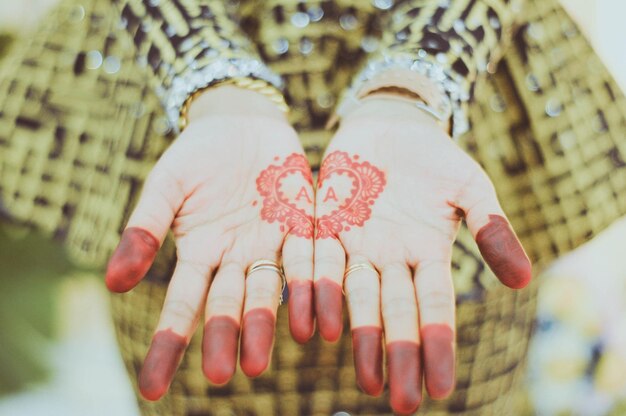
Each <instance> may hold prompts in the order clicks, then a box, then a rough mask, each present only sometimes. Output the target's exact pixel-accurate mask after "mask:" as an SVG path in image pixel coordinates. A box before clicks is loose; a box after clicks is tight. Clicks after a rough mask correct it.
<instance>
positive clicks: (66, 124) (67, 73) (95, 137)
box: [0, 0, 626, 415]
mask: <svg viewBox="0 0 626 416" xmlns="http://www.w3.org/2000/svg"><path fill="white" fill-rule="evenodd" d="M266 3H267V5H268V6H267V7H268V8H267V9H261V10H260V12H259V13H258V16H260V17H263V16H272V19H269V20H266V23H265V24H264V25H262V26H258V25H257V26H256V27H254V26H249V27H248V28H247V30H248V31H249V32H251V33H252V32H255V33H258V35H259V36H260V37H259V38H258V39H259V42H260V44H259V49H260V50H261V52H262V54H263V55H264V56H269V55H270V51H272V50H273V49H272V47H271V46H270V45H271V43H268V42H270V40H271V39H278V38H280V37H281V36H285V37H289V36H291V37H289V39H292V40H293V41H294V42H295V41H297V42H298V43H296V44H295V45H298V44H299V42H300V39H301V38H300V39H299V38H298V34H297V33H296V32H297V31H296V29H295V28H294V27H292V26H290V25H289V24H288V23H287V20H285V22H284V23H281V24H276V25H274V24H273V19H275V16H276V15H275V12H274V10H275V8H276V7H279V6H281V7H283V10H284V11H285V10H286V11H289V10H291V8H293V9H294V10H297V6H296V5H295V3H293V2H284V3H283V2H281V1H273V2H266ZM324 3H331V2H324ZM344 3H346V2H336V5H335V6H332V7H334V8H333V9H325V12H326V13H325V16H326V17H328V18H330V19H335V20H334V21H335V22H336V21H337V19H338V16H339V15H341V14H342V13H345V12H346V10H348V9H349V8H350V7H356V6H354V4H357V3H351V5H348V4H347V3H346V4H344ZM78 4H79V3H78V2H77V1H75V0H67V1H65V2H64V3H63V4H62V6H61V7H60V8H58V9H57V10H56V11H55V13H54V14H53V15H52V16H51V17H50V18H49V19H47V20H46V23H45V25H43V26H42V27H41V28H40V29H39V31H38V33H37V34H36V36H35V37H34V38H33V39H32V40H29V41H28V42H25V43H22V44H21V45H18V46H19V47H18V49H16V50H14V51H13V53H12V55H11V57H10V59H9V60H8V61H7V62H4V63H3V66H2V68H1V70H0V71H2V72H1V74H2V75H0V178H1V180H0V195H2V206H1V210H2V214H3V215H4V216H5V217H6V218H10V219H11V220H13V221H15V222H17V223H20V224H24V225H27V226H31V227H33V228H37V229H40V230H43V231H44V232H45V233H47V234H48V235H51V236H55V237H56V238H57V239H58V240H61V241H64V242H65V244H66V246H67V247H68V250H69V251H70V253H71V254H72V256H73V257H74V258H75V259H77V260H79V261H81V262H82V263H87V264H91V265H99V266H101V265H103V264H104V262H105V261H106V259H107V257H108V255H109V253H110V252H111V251H112V249H113V248H114V247H115V245H116V243H117V240H118V236H119V232H120V231H121V229H122V227H123V225H124V223H125V221H126V218H127V216H128V214H129V212H130V209H131V208H132V206H133V202H134V199H135V198H136V196H137V194H138V190H139V189H140V187H141V184H142V182H143V179H144V178H145V175H146V173H147V172H148V171H149V169H150V168H151V167H152V165H153V164H154V162H155V161H156V159H157V158H158V157H159V155H160V154H161V153H162V152H163V150H164V149H165V148H166V147H167V145H168V143H169V141H170V140H171V139H172V138H171V137H169V136H167V133H166V131H165V128H164V127H163V122H164V119H163V116H162V112H161V110H160V108H159V105H158V101H157V99H156V98H155V96H154V94H153V93H152V91H151V88H150V86H149V84H150V83H151V82H152V81H149V80H150V79H151V77H152V76H153V74H152V72H150V71H149V69H148V68H142V67H140V66H139V65H138V64H137V63H136V61H135V50H134V49H133V48H134V42H132V41H131V40H130V39H128V37H127V36H126V33H124V32H121V29H119V28H118V26H119V25H118V17H119V16H117V15H116V12H115V11H114V9H113V8H112V6H111V5H110V4H109V3H108V2H106V1H103V0H82V1H80V5H81V7H83V8H84V11H85V17H84V18H82V19H79V18H77V16H79V17H80V14H79V15H77V14H76V12H75V11H76V6H77V5H78ZM247 4H248V3H245V2H244V4H243V6H242V7H243V9H242V10H243V11H245V7H249V6H247ZM311 4H316V3H314V2H312V3H311ZM333 4H334V3H333ZM358 4H363V9H356V8H355V9H354V10H353V14H355V15H358V16H361V17H363V18H364V19H365V20H362V21H366V22H373V21H375V20H377V19H380V17H375V16H374V15H373V14H372V13H373V9H372V7H371V6H370V5H369V2H359V3H358ZM366 4H367V6H366ZM270 6H271V7H270ZM325 7H328V6H325ZM333 10H334V11H333ZM243 11H242V13H243ZM333 13H336V14H333ZM287 16H290V15H289V14H287ZM368 16H369V17H368ZM376 16H378V15H376ZM368 19H369V20H368ZM246 21H249V20H246V19H244V20H243V22H244V23H245V22H246ZM330 21H332V20H330ZM520 22H521V23H522V24H523V25H522V29H521V30H520V32H519V33H518V34H517V35H516V36H515V37H514V39H513V44H512V47H511V48H510V49H509V50H508V51H507V53H506V54H505V57H504V59H503V60H502V62H501V63H500V65H499V67H498V68H497V71H496V73H495V74H494V75H493V76H490V77H489V78H485V77H481V78H479V79H478V81H477V83H476V86H475V89H476V92H475V102H474V103H473V105H471V106H470V113H469V116H470V119H471V122H472V130H471V132H470V133H469V134H467V135H465V136H464V137H462V138H461V139H460V145H461V146H463V147H464V148H466V149H467V150H468V151H469V152H470V153H471V154H472V155H473V156H474V157H475V158H476V159H477V160H479V161H480V163H481V164H482V165H483V166H484V167H485V169H486V170H487V172H488V173H489V175H490V176H491V178H493V180H494V182H495V185H496V188H497V190H498V192H499V195H500V199H501V202H502V205H503V207H504V209H505V211H506V212H507V213H508V214H509V216H510V218H511V220H512V222H513V225H514V227H515V228H516V230H517V232H518V234H519V236H520V238H521V240H522V242H523V243H524V246H525V247H526V249H527V250H528V252H529V254H530V256H531V257H532V258H533V259H534V260H535V262H536V263H538V264H539V265H540V266H541V265H543V264H545V263H547V262H548V261H550V260H551V259H553V258H554V257H555V256H558V255H560V254H562V253H565V252H566V251H568V250H570V249H572V248H573V247H576V246H577V245H579V244H581V243H582V242H584V241H586V240H588V239H589V238H591V237H593V236H594V235H595V234H597V233H598V232H599V231H601V230H602V229H603V228H604V227H606V226H607V225H608V224H610V223H611V221H613V220H614V219H616V218H617V217H619V216H621V215H623V214H624V213H625V212H626V189H625V188H626V163H625V162H624V161H625V160H626V158H625V156H624V155H625V153H626V140H625V137H624V134H625V133H624V132H625V131H626V102H625V99H624V96H623V94H622V93H621V92H620V91H619V89H618V87H617V86H616V84H615V83H614V82H613V80H612V79H611V78H610V76H609V75H608V73H607V72H606V70H605V69H604V67H603V66H602V65H601V63H600V62H599V61H598V58H597V57H596V56H595V55H594V54H593V51H592V50H591V48H590V47H589V45H588V43H587V42H586V41H585V39H584V38H583V37H582V36H581V34H580V33H579V32H578V30H577V29H576V27H575V26H574V25H573V23H572V22H571V20H570V19H569V18H568V17H567V16H566V15H565V13H564V12H563V11H562V9H561V8H560V7H559V6H558V5H557V3H556V0H534V1H530V2H529V3H528V8H527V11H526V12H525V14H523V15H521V16H520ZM335 26H336V25H335ZM364 27H368V28H369V29H368V30H371V31H372V32H371V33H374V32H375V31H376V30H377V29H376V25H374V24H372V25H370V26H367V25H361V26H357V28H355V29H354V30H352V31H343V32H342V31H341V30H339V29H337V28H335V29H332V24H331V23H328V24H327V26H320V27H319V28H316V26H315V25H312V24H311V25H309V26H307V27H306V28H304V29H302V30H301V31H300V32H299V33H300V34H301V35H300V36H301V37H302V36H304V35H306V36H309V37H310V38H311V39H312V41H313V42H314V43H315V45H316V49H314V50H315V51H316V52H315V53H313V52H311V54H310V55H308V56H307V57H306V58H304V57H302V56H300V55H298V54H297V53H294V54H288V56H284V60H282V59H283V58H281V57H280V56H279V55H280V54H278V53H275V56H273V57H270V58H271V59H270V61H271V62H270V63H271V64H272V66H273V68H274V69H275V70H279V72H282V73H283V74H284V75H286V79H287V82H288V91H287V97H288V98H290V99H291V101H292V103H295V110H294V113H295V114H294V115H293V116H292V117H293V119H294V120H295V121H296V122H297V125H298V126H299V128H300V129H301V130H302V131H305V132H307V133H311V132H317V130H316V129H315V126H319V125H321V124H323V123H324V122H325V121H326V120H325V116H326V115H327V114H329V113H330V109H326V108H323V107H321V106H320V107H315V105H317V104H314V103H319V102H322V101H319V102H318V98H319V97H318V96H317V95H316V93H317V92H318V91H319V92H320V93H324V94H328V97H329V99H330V100H331V101H333V100H335V99H336V93H338V92H339V90H340V89H341V88H343V87H344V86H345V85H346V84H347V82H348V81H349V79H350V77H351V74H352V72H353V71H354V70H355V69H356V68H354V62H357V61H359V59H361V60H362V58H363V57H364V56H365V55H364V53H363V52H356V51H355V49H354V48H355V47H357V46H358V45H359V42H360V40H359V39H358V37H359V36H361V35H363V34H365V33H366V32H365V31H364V30H365V29H364ZM298 30H300V29H298ZM316 30H319V31H320V33H318V34H317V38H314V34H315V31H316ZM326 30H327V32H323V31H326ZM324 33H327V34H324ZM272 36H273V38H272ZM324 45H325V46H324ZM355 45H356V46H355ZM322 46H324V47H322ZM350 48H352V49H350ZM346 50H348V51H352V55H350V54H348V55H347V56H350V57H353V58H355V60H353V61H346V60H344V58H340V59H339V60H338V61H337V62H338V64H337V66H335V67H333V66H332V62H334V61H333V60H334V59H335V58H337V57H338V56H340V55H342V54H343V53H344V52H345V51H346ZM94 52H97V53H100V57H101V58H102V60H99V59H98V54H96V53H94ZM342 56H343V55H342ZM109 57H114V58H116V59H117V61H116V60H115V59H109V60H108V61H107V58H109ZM116 63H119V68H118V66H117V65H115V64H116ZM298 63H299V65H300V67H299V69H298ZM91 68H93V69H91ZM116 68H117V69H118V70H117V71H114V70H115V69H116ZM494 69H495V68H494ZM281 70H282V71H281ZM309 71H310V74H309ZM331 75H332V76H331ZM326 80H328V81H329V82H328V85H330V87H324V86H323V85H325V82H326ZM318 88H320V89H319V90H318ZM328 97H327V98H328ZM323 103H324V102H323ZM309 110H310V111H309ZM307 114H309V115H308V116H307ZM318 123H320V124H318ZM308 137H309V138H313V137H317V138H318V139H311V141H309V142H307V150H308V151H309V152H308V154H309V156H310V159H311V161H312V163H317V162H318V161H319V155H320V153H321V150H322V149H323V146H324V144H325V143H324V142H323V141H322V138H325V137H327V136H326V135H324V134H320V135H319V136H315V135H313V134H311V135H308ZM173 253H174V252H173V246H172V242H171V240H167V241H166V243H165V247H164V249H163V252H162V255H161V256H160V257H159V259H158V261H157V264H156V265H155V266H154V267H153V269H152V271H151V272H150V277H149V279H148V281H146V282H143V283H142V284H141V285H140V286H139V287H138V288H137V289H135V290H134V291H133V292H132V293H130V294H126V295H122V296H120V295H115V296H114V297H113V306H114V317H115V321H116V323H117V331H118V336H119V339H120V345H121V347H122V351H123V354H124V358H125V361H126V363H127V365H128V368H129V370H130V372H131V375H132V378H133V379H134V377H135V374H136V371H137V370H138V367H139V365H140V363H141V362H142V360H143V358H144V354H145V352H146V350H147V347H148V345H149V340H150V337H151V335H152V332H153V329H154V325H155V324H156V320H157V319H158V312H159V310H160V308H161V303H162V298H163V294H164V291H165V284H164V283H165V282H166V281H167V279H168V276H169V275H170V273H171V265H172V260H173V256H174V254H173ZM453 267H454V279H455V287H456V289H457V294H458V296H457V300H458V312H457V322H458V341H459V349H458V351H459V358H458V375H459V380H458V386H457V392H456V393H455V394H454V395H453V397H452V398H451V399H449V400H446V401H443V402H438V403H434V402H430V401H426V402H425V403H424V405H423V406H422V411H423V412H428V414H435V415H438V414H449V413H453V414H454V413H459V414H461V413H462V414H476V415H488V414H495V415H501V414H510V412H511V409H512V407H511V406H512V404H511V403H512V402H511V400H513V394H514V386H515V384H516V383H517V381H518V379H519V377H520V371H521V367H522V365H521V364H522V363H523V357H524V356H525V351H526V344H527V338H528V336H529V333H530V328H531V322H532V319H533V298H534V291H535V290H536V288H535V287H534V286H533V287H531V289H526V290H523V291H517V292H515V291H510V290H508V289H504V288H501V287H500V286H499V285H498V283H497V282H496V281H495V278H494V277H493V276H492V274H491V273H490V272H489V271H488V269H486V267H485V265H484V263H483V262H482V261H481V259H480V255H479V253H478V250H477V248H476V245H475V243H474V242H473V241H472V238H471V235H469V232H468V231H467V229H466V228H465V227H463V228H462V229H461V232H460V235H459V238H458V241H457V243H456V244H455V246H454V253H453ZM284 313H285V308H283V310H281V312H280V315H279V320H278V336H277V342H276V349H275V352H274V360H273V362H272V369H271V371H270V372H269V374H267V375H264V376H263V377H261V378H259V379H257V380H249V379H247V378H245V377H243V376H242V375H241V374H238V375H237V376H236V379H235V380H234V381H233V382H232V383H230V384H229V385H228V386H227V387H224V388H213V387H209V386H208V384H207V383H206V382H205V380H204V378H203V376H202V372H201V371H200V357H199V354H200V349H199V345H198V343H199V338H198V337H196V338H195V339H194V341H193V345H192V347H191V348H190V350H189V353H188V355H187V356H186V358H185V361H184V363H183V368H182V371H181V372H180V373H179V375H178V377H177V379H176V380H175V382H174V385H173V387H172V392H171V394H169V395H168V396H166V397H165V398H164V399H163V400H161V401H160V402H159V403H156V404H152V403H146V402H143V401H142V402H141V405H142V407H143V409H144V411H145V413H146V414H149V415H226V414H232V412H234V413H235V414H237V415H239V414H251V415H254V414H258V415H266V414H285V415H293V414H307V415H308V414H320V415H328V414H332V412H333V411H340V410H345V411H349V412H354V413H356V414H359V415H364V414H385V413H388V412H389V408H388V405H387V402H386V399H385V398H369V397H367V396H365V395H363V394H361V393H359V391H358V390H357V388H356V383H355V381H354V369H353V364H352V357H351V353H350V350H351V346H350V338H349V337H348V336H344V337H342V339H341V341H340V342H339V343H338V344H335V345H329V344H326V343H323V342H322V341H320V340H319V339H318V338H316V339H314V340H313V341H312V342H311V343H309V344H308V345H307V346H306V347H304V348H303V347H300V346H298V345H296V344H294V343H293V341H291V340H290V338H289V336H288V333H287V332H288V329H287V319H286V317H285V316H284ZM346 330H347V326H346Z"/></svg>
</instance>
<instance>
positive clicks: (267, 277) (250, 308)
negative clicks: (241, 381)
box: [241, 270, 282, 377]
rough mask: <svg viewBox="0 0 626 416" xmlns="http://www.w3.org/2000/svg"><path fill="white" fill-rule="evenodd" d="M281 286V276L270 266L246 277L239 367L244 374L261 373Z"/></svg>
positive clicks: (266, 360) (267, 358) (270, 342)
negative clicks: (268, 268)
mask: <svg viewBox="0 0 626 416" xmlns="http://www.w3.org/2000/svg"><path fill="white" fill-rule="evenodd" d="M281 287H282V279H281V278H280V276H279V274H278V273H277V272H275V271H273V270H259V271H256V272H254V273H252V274H250V275H248V277H246V299H245V304H244V312H243V313H244V315H243V325H242V333H241V369H242V370H243V372H244V373H245V374H246V375H247V376H248V377H256V376H259V375H261V373H263V371H265V369H266V368H267V367H268V365H269V363H270V359H271V354H272V346H273V344H274V333H275V329H276V310H277V309H278V303H279V298H280V292H281Z"/></svg>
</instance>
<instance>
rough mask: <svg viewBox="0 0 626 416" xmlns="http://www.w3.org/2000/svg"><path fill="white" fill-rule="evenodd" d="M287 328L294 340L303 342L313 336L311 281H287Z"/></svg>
mask: <svg viewBox="0 0 626 416" xmlns="http://www.w3.org/2000/svg"><path fill="white" fill-rule="evenodd" d="M288 306H289V330H290V331H291V336H292V337H293V339H294V340H296V342H299V343H300V344H304V343H305V342H307V341H308V340H309V339H311V337H312V336H313V331H314V330H315V327H314V326H313V313H314V311H313V282H312V281H310V280H297V281H293V282H291V283H289V301H288Z"/></svg>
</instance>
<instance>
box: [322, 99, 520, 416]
mask: <svg viewBox="0 0 626 416" xmlns="http://www.w3.org/2000/svg"><path fill="white" fill-rule="evenodd" d="M316 198H317V200H316V227H317V230H316V240H315V267H314V270H315V271H314V274H315V277H314V280H315V301H316V315H317V323H318V327H319V330H320V333H321V335H322V337H323V338H325V339H326V340H329V341H334V340H336V339H337V338H338V337H339V336H340V334H341V332H342V317H341V307H342V290H344V291H345V296H346V300H347V304H348V310H349V313H350V323H351V327H352V341H353V348H354V360H355V367H356V374H357V381H358V383H359V385H360V387H361V388H362V389H363V390H364V391H365V392H366V393H368V394H371V395H378V394H380V393H381V391H382V388H383V372H382V362H383V360H382V354H383V351H382V338H383V335H382V334H383V330H384V334H385V350H386V356H387V360H386V361H387V366H388V376H389V388H390V400H391V406H392V407H393V409H394V411H396V412H398V413H402V414H406V413H411V412H414V411H415V410H416V409H417V407H418V406H419V403H420V401H421V391H422V386H421V380H422V372H423V373H424V378H425V383H426V389H427V391H428V393H429V395H430V396H431V397H432V398H435V399H441V398H445V397H447V396H448V395H450V393H451V392H452V391H453V389H454V381H455V375H454V362H455V357H454V354H455V353H454V351H455V345H454V344H455V341H454V339H455V322H454V321H455V312H454V308H455V293H454V288H453V285H452V278H451V272H450V262H451V253H452V244H453V242H454V240H455V238H456V234H457V232H458V229H459V226H460V222H461V220H462V219H463V218H464V219H465V220H466V222H467V225H468V227H469V229H470V231H471V233H472V235H473V236H474V238H475V239H476V242H477V243H478V246H479V248H480V251H481V253H482V255H483V258H484V259H485V260H486V262H487V263H488V264H489V266H490V267H491V269H492V270H493V271H494V273H495V274H496V275H497V276H498V278H499V279H500V280H501V281H502V283H504V284H505V285H507V286H509V287H511V288H522V287H524V286H526V285H527V284H528V282H529V281H530V277H531V265H530V261H529V260H528V257H527V256H526V254H525V253H524V250H523V248H522V246H521V245H520V243H519V241H518V240H517V237H516V236H515V233H514V232H513V230H512V229H511V227H510V225H509V222H508V220H507V219H506V217H505V215H504V213H503V212H502V208H501V207H500V205H499V203H498V200H497V197H496V193H495V190H494V187H493V185H492V184H491V182H490V180H489V179H488V177H487V175H486V174H485V172H484V171H483V170H482V169H481V168H480V166H479V165H478V164H477V163H476V162H475V161H474V160H472V159H471V158H470V157H469V156H468V155H467V154H466V153H465V152H464V151H463V150H462V149H461V148H459V147H458V146H457V145H456V144H455V143H454V142H453V141H452V140H450V137H449V136H448V134H447V133H446V132H445V131H444V129H443V128H442V127H441V126H440V125H438V124H437V123H436V122H435V120H434V119H433V118H432V117H431V116H429V115H427V114H426V113H424V112H423V111H422V110H419V109H418V108H416V107H413V106H412V105H410V104H407V103H404V102H401V101H394V100H388V99H387V100H384V99H379V98H376V99H370V100H368V101H366V102H364V103H363V105H362V106H361V107H359V108H358V109H357V110H355V111H353V112H351V113H350V114H348V116H347V117H345V118H344V119H343V121H342V124H341V128H340V129H339V131H338V132H337V134H336V136H335V137H334V139H333V140H332V142H331V144H330V146H329V148H328V150H327V153H326V156H325V159H324V161H323V163H322V167H321V170H320V176H319V180H318V189H317V196H316ZM354 265H361V266H356V267H353V268H350V267H351V266H354ZM346 269H348V270H352V271H351V272H349V273H346ZM344 275H345V277H344ZM381 313H382V317H381ZM420 350H421V352H420ZM420 357H424V362H423V363H422V362H421V361H422V360H421V358H420Z"/></svg>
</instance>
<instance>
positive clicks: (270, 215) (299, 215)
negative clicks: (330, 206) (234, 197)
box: [256, 153, 313, 238]
mask: <svg viewBox="0 0 626 416" xmlns="http://www.w3.org/2000/svg"><path fill="white" fill-rule="evenodd" d="M275 160H278V158H275ZM298 174H299V175H302V177H303V178H304V180H305V182H306V184H308V186H307V185H302V187H301V188H299V190H298V193H297V194H296V195H295V197H293V196H292V198H293V201H290V200H289V197H288V196H287V195H285V192H283V190H282V184H283V181H284V180H285V179H286V178H287V177H289V176H291V175H298ZM256 186H257V190H258V191H259V194H260V195H261V196H262V197H263V207H262V208H261V218H262V219H263V220H265V221H267V222H269V223H270V224H271V223H273V222H275V221H276V222H278V223H280V224H281V226H280V229H281V231H287V232H288V233H289V234H293V235H297V236H299V237H304V238H313V216H312V215H311V214H309V213H308V212H307V211H306V210H305V209H303V208H302V207H298V206H297V205H296V202H303V201H304V202H306V203H307V204H309V205H311V204H313V195H312V194H311V195H309V191H310V190H312V189H313V188H312V187H313V177H312V175H311V169H310V167H309V163H308V161H307V159H306V157H305V156H304V155H302V154H299V153H293V154H291V155H289V156H288V157H287V158H286V159H285V162H284V163H283V164H282V165H270V166H268V167H267V168H265V169H264V170H263V171H262V172H261V173H260V174H259V176H258V178H257V180H256Z"/></svg>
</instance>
